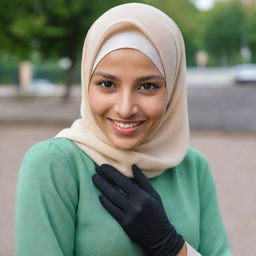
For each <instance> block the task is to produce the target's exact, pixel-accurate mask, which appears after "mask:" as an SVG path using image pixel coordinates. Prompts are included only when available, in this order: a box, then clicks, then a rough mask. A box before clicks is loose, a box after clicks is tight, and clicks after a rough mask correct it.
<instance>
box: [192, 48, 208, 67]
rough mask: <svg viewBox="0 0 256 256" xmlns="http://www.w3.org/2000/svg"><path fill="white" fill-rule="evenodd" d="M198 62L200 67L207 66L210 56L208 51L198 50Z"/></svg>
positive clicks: (196, 57)
mask: <svg viewBox="0 0 256 256" xmlns="http://www.w3.org/2000/svg"><path fill="white" fill-rule="evenodd" d="M195 59H196V64H197V66H198V67H206V66H207V63H208V59H209V56H208V54H207V52H206V51H203V50H198V51H197V52H196V55H195Z"/></svg>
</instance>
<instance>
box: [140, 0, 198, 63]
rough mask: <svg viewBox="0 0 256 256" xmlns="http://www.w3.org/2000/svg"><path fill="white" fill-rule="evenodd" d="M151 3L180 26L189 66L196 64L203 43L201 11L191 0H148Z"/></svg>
mask: <svg viewBox="0 0 256 256" xmlns="http://www.w3.org/2000/svg"><path fill="white" fill-rule="evenodd" d="M145 2H146V3H148V4H151V5H153V6H155V7H157V8H159V9H161V10H162V11H163V12H165V13H166V14H167V15H168V16H170V17H171V18H172V19H173V20H174V21H175V22H176V23H177V25H178V26H179V28H180V30H181V32H182V34H183V37H184V41H185V45H186V55H187V63H188V65H189V66H193V65H195V61H194V55H195V52H196V50H197V49H198V48H199V47H200V44H201V34H202V30H201V27H202V26H201V25H200V13H199V11H198V10H197V9H196V8H195V6H194V4H193V3H192V1H189V0H179V1H177V0H154V1H152V0H148V1H145Z"/></svg>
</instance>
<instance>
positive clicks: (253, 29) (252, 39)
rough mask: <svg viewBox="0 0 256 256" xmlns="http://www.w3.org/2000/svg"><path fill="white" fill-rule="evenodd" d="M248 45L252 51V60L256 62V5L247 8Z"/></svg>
mask: <svg viewBox="0 0 256 256" xmlns="http://www.w3.org/2000/svg"><path fill="white" fill-rule="evenodd" d="M247 15H248V22H247V31H248V45H249V47H250V50H251V52H252V61H253V62H256V6H255V7H250V8H248V9H247Z"/></svg>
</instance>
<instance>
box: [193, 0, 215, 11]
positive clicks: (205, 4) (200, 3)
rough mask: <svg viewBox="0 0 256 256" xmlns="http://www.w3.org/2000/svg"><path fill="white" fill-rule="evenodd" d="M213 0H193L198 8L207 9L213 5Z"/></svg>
mask: <svg viewBox="0 0 256 256" xmlns="http://www.w3.org/2000/svg"><path fill="white" fill-rule="evenodd" d="M213 3H214V0H195V4H196V6H197V8H198V9H200V10H209V9H210V8H211V7H212V6H213Z"/></svg>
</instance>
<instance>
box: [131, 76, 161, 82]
mask: <svg viewBox="0 0 256 256" xmlns="http://www.w3.org/2000/svg"><path fill="white" fill-rule="evenodd" d="M151 79H161V80H164V78H163V77H162V76H159V75H149V76H143V77H140V78H138V79H136V80H137V81H138V82H144V81H147V80H151Z"/></svg>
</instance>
